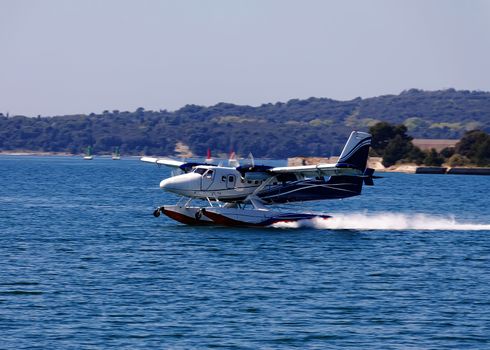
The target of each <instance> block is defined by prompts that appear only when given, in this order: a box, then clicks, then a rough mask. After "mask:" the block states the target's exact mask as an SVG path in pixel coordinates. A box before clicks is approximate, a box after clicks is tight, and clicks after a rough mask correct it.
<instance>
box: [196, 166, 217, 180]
mask: <svg viewBox="0 0 490 350" xmlns="http://www.w3.org/2000/svg"><path fill="white" fill-rule="evenodd" d="M194 172H195V173H197V174H200V175H202V176H206V177H207V178H208V179H210V178H212V177H213V173H214V171H213V170H211V169H206V168H196V169H195V170H194Z"/></svg>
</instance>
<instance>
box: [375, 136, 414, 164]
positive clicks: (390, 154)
mask: <svg viewBox="0 0 490 350" xmlns="http://www.w3.org/2000/svg"><path fill="white" fill-rule="evenodd" d="M411 148H412V144H411V142H410V141H407V140H405V139H404V138H403V137H402V136H401V135H396V136H395V137H394V138H393V139H391V140H390V141H389V143H388V145H387V146H386V148H385V150H384V153H383V161H382V164H383V165H384V166H385V167H389V166H392V165H394V164H395V163H396V162H397V161H399V160H400V159H402V158H404V157H405V156H406V155H407V154H408V152H410V150H411Z"/></svg>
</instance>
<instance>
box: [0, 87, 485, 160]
mask: <svg viewBox="0 0 490 350" xmlns="http://www.w3.org/2000/svg"><path fill="white" fill-rule="evenodd" d="M381 121H383V122H388V123H392V124H394V125H403V126H404V127H405V128H406V135H410V137H416V138H447V139H450V138H461V137H462V136H463V135H464V134H465V132H467V131H470V130H475V129H479V130H482V131H483V132H487V133H488V132H490V93H489V92H482V91H457V90H454V89H448V90H441V91H423V90H416V89H411V90H407V91H404V92H402V93H400V94H399V95H385V96H379V97H373V98H367V99H362V98H356V99H353V100H350V101H336V100H332V99H328V98H313V97H312V98H309V99H306V100H298V99H293V100H290V101H288V102H286V103H282V102H278V103H267V104H263V105H261V106H258V107H251V106H239V105H234V104H228V103H219V104H216V105H214V106H210V107H204V106H197V105H187V106H185V107H183V108H181V109H179V110H176V111H167V110H159V111H147V110H145V109H144V108H138V109H137V110H135V111H118V110H114V111H104V112H103V113H101V114H95V113H91V114H89V115H84V114H80V115H66V116H53V117H44V116H43V117H41V116H38V117H34V118H31V117H25V116H8V115H6V114H0V151H12V150H30V151H43V152H68V153H72V154H79V153H83V151H84V149H85V148H86V147H87V146H92V148H93V151H94V153H96V154H104V153H105V154H108V153H111V152H112V151H113V149H114V148H115V147H119V148H120V150H121V153H122V154H125V155H128V154H131V155H140V154H143V153H144V154H147V155H173V154H175V146H176V144H177V142H182V143H183V144H186V145H188V146H189V147H190V149H191V151H192V152H193V153H194V154H196V155H204V154H205V152H206V149H207V148H211V149H212V150H213V153H214V154H217V153H228V152H229V151H230V150H231V149H233V150H234V151H236V152H237V153H238V154H241V155H246V154H248V153H249V152H253V154H254V155H255V156H256V157H269V158H286V157H290V156H298V155H301V156H330V155H335V154H339V153H340V150H341V147H342V146H343V144H344V143H345V140H346V138H347V136H348V135H349V133H350V131H351V130H353V129H357V130H364V131H368V130H369V128H370V127H373V126H374V125H376V124H377V123H379V122H381ZM400 138H401V141H402V143H403V141H404V140H403V135H400ZM398 141H400V140H398ZM391 147H394V146H393V145H392V146H391Z"/></svg>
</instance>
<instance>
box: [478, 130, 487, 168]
mask: <svg viewBox="0 0 490 350" xmlns="http://www.w3.org/2000/svg"><path fill="white" fill-rule="evenodd" d="M487 136H488V135H487ZM475 160H476V164H477V165H479V166H488V165H490V136H488V137H487V139H486V140H485V141H483V142H482V143H480V144H479V146H478V147H477V148H476V152H475Z"/></svg>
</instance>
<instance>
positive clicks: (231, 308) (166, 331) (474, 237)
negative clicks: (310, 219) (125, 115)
mask: <svg viewBox="0 0 490 350" xmlns="http://www.w3.org/2000/svg"><path fill="white" fill-rule="evenodd" d="M169 174H170V171H169V170H167V169H165V168H158V167H156V166H153V165H149V164H144V163H141V162H139V161H138V160H136V159H122V160H120V161H113V160H111V159H110V158H105V159H103V158H95V159H94V160H93V161H84V160H82V159H80V158H78V157H77V158H75V157H14V156H2V157H0V257H1V259H0V348H1V349H105V348H116V349H194V348H196V349H207V348H224V349H278V348H298V349H485V348H490V298H489V291H490V230H489V229H488V228H489V227H490V226H489V225H490V215H489V214H490V208H489V205H490V203H489V198H490V196H489V192H490V177H485V176H456V175H406V174H385V175H383V176H385V177H384V178H383V179H378V180H377V181H376V185H375V186H373V187H369V188H365V189H364V192H363V195H362V196H359V197H356V198H350V199H345V200H342V201H338V200H336V201H323V202H315V203H305V204H297V205H296V206H295V207H291V206H290V207H289V209H292V208H295V209H296V210H300V211H301V210H314V211H319V212H323V213H326V214H331V213H336V214H351V213H359V214H360V215H362V216H363V217H365V218H368V219H369V217H375V218H380V221H382V218H383V215H388V214H390V213H391V214H393V213H394V214H396V215H399V216H400V217H402V218H405V219H407V220H408V221H410V220H417V216H416V215H415V214H424V219H423V220H425V221H426V222H425V221H424V222H422V223H421V226H422V227H419V228H418V229H410V228H408V229H403V228H402V229H396V230H391V229H376V222H375V223H374V227H372V226H373V223H372V222H371V223H370V226H369V227H367V228H366V229H356V230H352V229H337V230H327V229H321V228H311V227H299V228H294V229H291V228H290V229H287V228H260V229H259V228H254V229H251V228H241V229H238V228H224V227H189V226H184V225H181V224H178V223H176V222H173V221H171V220H170V219H168V218H166V217H160V218H154V217H153V216H152V211H153V209H154V208H155V207H157V206H159V205H162V204H172V203H174V202H175V201H176V200H177V197H175V196H173V195H169V194H164V193H162V192H161V191H160V190H159V188H158V183H159V182H160V180H161V179H163V178H164V177H167V176H169ZM441 218H442V219H443V220H447V221H448V222H451V220H452V221H454V222H456V223H463V224H471V225H473V228H475V227H476V229H472V230H465V229H464V228H463V229H462V228H461V227H460V226H458V225H455V226H454V229H453V227H452V226H451V224H448V227H447V228H446V229H438V230H430V229H429V228H430V221H432V220H439V219H441ZM424 224H427V227H428V228H427V229H424V227H423V226H424ZM380 227H381V226H380ZM381 228H382V227H381Z"/></svg>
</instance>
